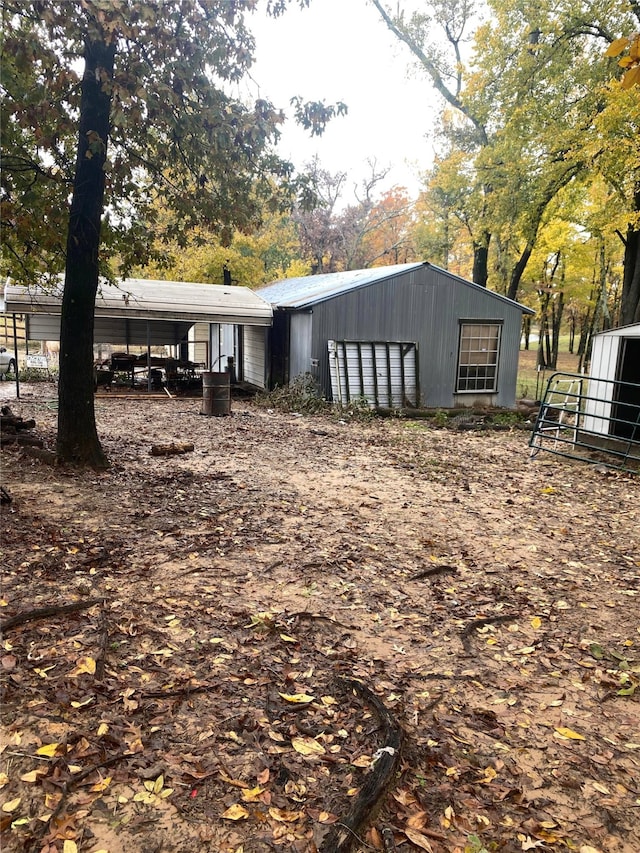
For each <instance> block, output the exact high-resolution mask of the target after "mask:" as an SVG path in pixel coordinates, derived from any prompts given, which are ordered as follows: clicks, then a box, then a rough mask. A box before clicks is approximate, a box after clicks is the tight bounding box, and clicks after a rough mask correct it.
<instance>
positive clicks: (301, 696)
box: [278, 693, 315, 705]
mask: <svg viewBox="0 0 640 853" xmlns="http://www.w3.org/2000/svg"><path fill="white" fill-rule="evenodd" d="M278 696H281V697H282V698H283V699H284V701H285V702H292V703H294V704H298V705H306V704H308V703H309V702H313V700H314V699H315V696H309V694H308V693H278Z"/></svg>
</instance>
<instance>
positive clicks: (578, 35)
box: [372, 0, 637, 298]
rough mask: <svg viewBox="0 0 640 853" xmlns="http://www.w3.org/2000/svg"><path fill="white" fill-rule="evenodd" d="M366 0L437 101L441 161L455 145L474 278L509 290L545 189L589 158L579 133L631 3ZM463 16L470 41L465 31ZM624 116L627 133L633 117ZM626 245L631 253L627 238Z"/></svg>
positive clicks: (596, 103) (590, 118)
mask: <svg viewBox="0 0 640 853" xmlns="http://www.w3.org/2000/svg"><path fill="white" fill-rule="evenodd" d="M372 3H373V5H374V6H375V7H376V9H377V10H378V12H379V14H380V15H381V17H382V19H383V21H384V22H385V24H386V25H387V27H388V28H389V29H390V30H391V32H393V33H394V35H395V36H396V37H397V38H398V39H399V40H400V41H401V42H402V43H404V44H405V45H406V46H407V47H408V48H409V50H410V51H411V54H412V56H413V59H414V61H415V64H416V66H417V68H418V69H419V70H422V71H423V72H426V75H427V77H428V79H429V80H430V82H431V84H432V85H433V86H434V87H435V89H436V91H437V92H438V93H439V94H440V95H441V96H442V98H443V100H444V102H445V105H446V109H445V123H444V126H443V138H444V139H445V140H446V145H445V153H444V154H443V155H442V157H441V162H445V161H447V160H449V159H450V158H452V157H456V156H461V157H462V160H463V163H464V166H463V168H464V173H465V178H466V190H465V192H464V193H463V194H461V195H460V196H459V199H460V200H461V201H463V203H464V216H463V221H464V224H465V228H466V229H467V231H468V232H469V234H470V236H471V239H472V245H473V254H474V264H473V272H472V275H473V280H474V281H475V282H476V283H478V284H483V285H486V284H487V283H490V284H491V286H493V287H495V289H497V290H500V291H502V292H504V293H505V294H506V295H508V296H510V297H511V298H517V295H518V289H519V286H520V282H521V281H522V276H523V274H524V271H525V269H526V267H527V264H528V262H529V259H530V257H531V254H532V252H533V250H534V247H535V245H536V241H537V239H538V235H539V232H540V228H541V227H542V225H543V224H544V221H545V217H546V216H547V210H548V207H549V205H550V203H551V201H552V200H553V199H554V198H555V196H556V195H557V193H559V192H560V191H562V189H563V188H564V187H566V186H567V185H569V184H570V183H571V182H572V181H573V180H574V179H576V178H577V177H578V176H579V175H581V174H584V173H586V172H589V171H593V170H594V165H595V160H596V151H595V145H594V148H593V149H591V148H590V143H591V142H592V141H594V140H595V138H596V134H595V127H596V123H597V120H598V116H599V115H600V113H601V112H602V110H603V107H604V104H605V98H604V95H603V87H605V86H606V83H607V79H608V77H609V76H610V66H608V65H607V62H606V60H604V59H603V52H604V50H605V49H606V47H607V45H608V44H609V43H611V42H612V41H613V39H614V36H613V35H612V33H613V32H618V31H627V30H629V29H630V26H631V22H632V21H633V14H632V12H631V10H630V9H629V7H628V6H626V4H624V3H621V2H620V0H595V2H593V3H589V4H588V5H587V6H582V5H576V4H575V3H574V2H573V0H561V2H560V3H556V4H553V6H551V7H548V6H544V5H543V6H541V5H540V4H539V3H537V2H534V0H518V2H513V0H490V2H489V6H488V9H489V15H488V16H487V19H486V21H485V23H483V24H479V18H478V17H477V16H476V15H475V12H474V8H473V5H472V3H470V2H467V0H439V1H438V2H437V3H434V4H430V5H429V7H428V9H426V10H425V9H424V7H423V8H421V9H420V11H418V12H409V11H408V7H409V6H410V5H411V4H410V3H408V2H407V3H404V4H403V3H402V2H400V3H394V4H393V5H392V4H391V3H389V2H384V0H372ZM474 26H475V27H476V29H475V35H474V46H473V52H472V51H471V50H470V49H469V47H468V46H465V40H466V41H468V36H469V35H470V30H471V29H472V28H473V27H474ZM438 30H440V31H441V33H442V34H443V37H442V38H441V39H440V41H438V40H437V36H436V34H437V31H438ZM465 34H466V35H465ZM630 51H631V48H630ZM630 127H631V128H633V127H636V135H637V125H636V123H635V122H634V121H631V122H630ZM600 140H601V141H602V137H600ZM611 140H612V137H611V135H610V136H609V141H608V142H607V143H605V146H607V148H608V146H609V144H610V143H611ZM442 174H443V175H445V174H446V173H442ZM434 177H435V178H436V183H434ZM437 177H439V176H431V182H430V192H431V197H432V199H434V200H435V194H434V191H435V189H436V186H437ZM626 183H628V181H627V182H626ZM445 189H446V187H445V186H443V187H442V190H445ZM443 195H444V193H443ZM627 202H628V197H627ZM627 245H628V246H629V247H630V248H629V249H628V250H627V253H628V254H630V253H632V252H633V251H634V245H635V244H634V241H633V239H631V240H627Z"/></svg>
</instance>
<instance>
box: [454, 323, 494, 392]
mask: <svg viewBox="0 0 640 853" xmlns="http://www.w3.org/2000/svg"><path fill="white" fill-rule="evenodd" d="M501 329H502V326H501V324H500V323H460V350H459V354H458V378H457V382H456V391H458V392H461V393H464V392H474V391H475V392H477V391H495V390H496V388H497V381H498V360H499V356H500V332H501Z"/></svg>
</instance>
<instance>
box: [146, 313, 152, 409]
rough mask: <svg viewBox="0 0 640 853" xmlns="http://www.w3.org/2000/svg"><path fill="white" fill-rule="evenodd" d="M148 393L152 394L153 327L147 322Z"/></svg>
mask: <svg viewBox="0 0 640 853" xmlns="http://www.w3.org/2000/svg"><path fill="white" fill-rule="evenodd" d="M147 391H148V392H149V393H151V325H150V323H149V321H148V320H147Z"/></svg>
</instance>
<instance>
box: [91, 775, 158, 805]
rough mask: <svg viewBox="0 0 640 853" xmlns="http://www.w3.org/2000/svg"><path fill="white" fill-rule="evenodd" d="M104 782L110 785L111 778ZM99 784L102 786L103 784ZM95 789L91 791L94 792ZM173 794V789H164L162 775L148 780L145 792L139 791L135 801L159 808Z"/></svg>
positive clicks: (145, 784) (135, 795)
mask: <svg viewBox="0 0 640 853" xmlns="http://www.w3.org/2000/svg"><path fill="white" fill-rule="evenodd" d="M104 781H105V782H107V784H108V783H109V782H111V778H110V777H108V780H104ZM97 784H98V785H100V784H102V783H97ZM105 787H106V786H105ZM94 788H95V786H94ZM94 788H92V789H91V790H94ZM171 794H173V788H165V787H164V776H163V775H162V774H160V776H158V778H157V779H147V780H146V781H145V782H144V791H138V793H137V794H134V797H133V800H134V802H136V803H144V804H145V805H148V806H153V805H155V806H159V805H161V803H162V801H163V800H165V799H166V798H167V797H168V796H170V795H171Z"/></svg>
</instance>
